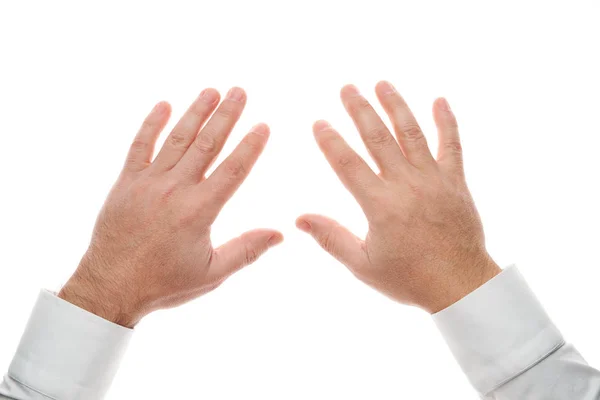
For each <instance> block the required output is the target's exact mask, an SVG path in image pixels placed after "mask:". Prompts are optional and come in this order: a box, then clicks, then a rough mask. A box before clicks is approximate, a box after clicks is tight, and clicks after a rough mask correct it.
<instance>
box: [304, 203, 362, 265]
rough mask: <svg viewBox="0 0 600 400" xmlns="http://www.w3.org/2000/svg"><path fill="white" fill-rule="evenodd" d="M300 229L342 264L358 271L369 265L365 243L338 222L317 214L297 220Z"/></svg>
mask: <svg viewBox="0 0 600 400" xmlns="http://www.w3.org/2000/svg"><path fill="white" fill-rule="evenodd" d="M296 226H297V227H298V229H300V230H302V231H304V232H306V233H309V234H311V235H312V237H313V238H314V239H315V240H316V241H317V243H319V245H320V246H321V247H322V248H323V249H324V250H325V251H326V252H328V253H329V254H331V255H332V256H334V257H335V258H336V259H337V260H338V261H340V262H341V263H342V264H344V265H346V266H347V267H348V268H350V269H352V270H354V271H356V270H357V269H359V268H361V267H364V266H365V265H367V264H368V258H367V253H366V252H365V250H364V249H365V247H364V241H363V240H362V239H360V238H359V237H357V236H356V235H354V234H353V233H352V232H350V231H349V230H348V229H346V228H345V227H343V226H342V225H340V224H339V223H338V222H336V221H334V220H332V219H330V218H327V217H324V216H322V215H316V214H306V215H303V216H301V217H299V218H298V219H297V220H296Z"/></svg>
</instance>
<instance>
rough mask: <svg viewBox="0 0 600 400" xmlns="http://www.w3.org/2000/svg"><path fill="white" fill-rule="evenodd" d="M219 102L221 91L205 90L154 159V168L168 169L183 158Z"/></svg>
mask: <svg viewBox="0 0 600 400" xmlns="http://www.w3.org/2000/svg"><path fill="white" fill-rule="evenodd" d="M218 103H219V92H217V91H216V90H215V89H205V90H203V91H202V92H201V93H200V95H199V96H198V98H197V99H196V100H194V102H193V103H192V104H191V105H190V107H189V108H188V109H187V111H186V112H185V114H183V117H181V119H180V120H179V121H178V122H177V124H176V125H175V127H174V128H173V130H172V131H171V133H170V134H169V136H168V137H167V139H166V141H165V143H164V144H163V147H162V149H160V152H159V153H158V155H157V156H156V159H155V160H154V163H153V164H154V168H156V169H159V170H161V171H167V170H170V169H171V168H173V166H175V164H177V162H178V161H179V160H180V159H181V157H182V156H183V154H184V153H185V152H186V150H187V148H188V147H190V144H191V143H192V141H193V140H194V139H195V138H196V135H197V134H198V131H199V130H200V128H201V127H202V125H204V123H205V122H206V120H207V119H208V117H210V114H212V112H213V111H214V109H215V107H216V106H217V104H218Z"/></svg>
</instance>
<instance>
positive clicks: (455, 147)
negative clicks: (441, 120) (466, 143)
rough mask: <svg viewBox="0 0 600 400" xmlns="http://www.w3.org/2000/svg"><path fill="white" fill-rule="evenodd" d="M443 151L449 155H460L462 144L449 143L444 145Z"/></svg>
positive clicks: (456, 142) (457, 142)
mask: <svg viewBox="0 0 600 400" xmlns="http://www.w3.org/2000/svg"><path fill="white" fill-rule="evenodd" d="M444 149H446V150H447V151H448V152H450V153H451V154H461V153H462V144H461V143H460V142H459V141H457V140H456V141H451V142H446V143H444Z"/></svg>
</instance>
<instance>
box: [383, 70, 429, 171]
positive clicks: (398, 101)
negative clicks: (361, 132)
mask: <svg viewBox="0 0 600 400" xmlns="http://www.w3.org/2000/svg"><path fill="white" fill-rule="evenodd" d="M375 92H376V93H377V97H378V98H379V102H380V103H381V105H382V106H383V109H384V110H385V112H386V113H387V114H388V116H389V118H390V120H391V121H392V125H393V126H394V131H395V132H396V137H397V138H398V143H400V147H401V148H402V152H403V153H404V155H405V156H406V158H407V159H408V161H409V162H410V163H411V164H412V165H414V166H416V167H423V166H427V165H433V164H434V163H435V160H434V159H433V156H432V155H431V152H430V151H429V147H428V146H427V140H426V139H425V136H424V135H423V131H422V130H421V128H420V127H419V124H418V123H417V120H416V119H415V116H414V115H413V113H412V111H410V108H408V105H407V104H406V102H405V101H404V99H403V98H402V96H400V94H399V93H398V92H397V91H396V89H395V88H394V87H393V86H392V85H391V84H390V83H389V82H385V81H382V82H379V83H378V84H377V86H376V87H375Z"/></svg>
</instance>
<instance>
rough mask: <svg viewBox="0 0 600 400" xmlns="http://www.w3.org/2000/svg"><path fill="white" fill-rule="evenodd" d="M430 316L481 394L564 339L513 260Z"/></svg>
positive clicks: (550, 350) (526, 366)
mask: <svg viewBox="0 0 600 400" xmlns="http://www.w3.org/2000/svg"><path fill="white" fill-rule="evenodd" d="M433 320H434V322H435V323H436V325H437V327H438V329H439V330H440V332H441V333H442V335H443V336H444V339H445V340H446V343H447V344H448V347H449V348H450V350H451V351H452V353H453V354H454V357H455V358H456V360H457V361H458V363H459V365H460V366H461V368H462V370H463V371H464V372H465V374H466V375H467V377H468V378H469V381H470V382H471V384H472V385H473V386H474V387H475V389H476V390H477V391H478V392H479V393H480V394H482V395H486V394H488V393H490V392H492V391H493V390H495V389H496V388H498V387H499V386H501V385H503V384H504V383H506V382H508V381H509V380H511V379H513V378H515V377H516V376H518V375H520V374H521V373H523V372H524V371H526V370H528V369H529V368H531V367H532V366H534V365H535V364H537V363H538V362H540V361H541V360H543V359H544V358H546V357H547V356H548V355H549V354H551V353H552V352H554V351H555V350H556V349H558V348H559V347H561V346H562V345H563V344H564V339H563V337H562V335H561V333H560V332H559V331H558V329H557V328H556V326H554V324H553V323H552V321H551V320H550V318H549V317H548V315H547V314H546V312H545V311H544V309H543V307H542V305H541V304H540V302H539V301H538V300H537V298H536V297H535V295H534V294H533V292H532V291H531V289H530V288H529V286H528V285H527V283H526V282H525V279H524V278H523V276H522V275H521V274H520V273H519V271H518V269H517V268H516V267H515V266H510V267H508V268H506V269H505V270H504V271H502V272H501V273H500V274H499V275H497V276H496V277H494V278H493V279H491V280H490V281H488V282H486V283H485V284H484V285H482V286H481V287H480V288H478V289H477V290H475V291H473V292H472V293H470V294H468V295H467V296H465V297H464V298H463V299H461V300H460V301H458V302H456V303H455V304H453V305H451V306H450V307H448V308H446V309H444V310H442V311H440V312H438V313H437V314H434V315H433Z"/></svg>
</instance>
